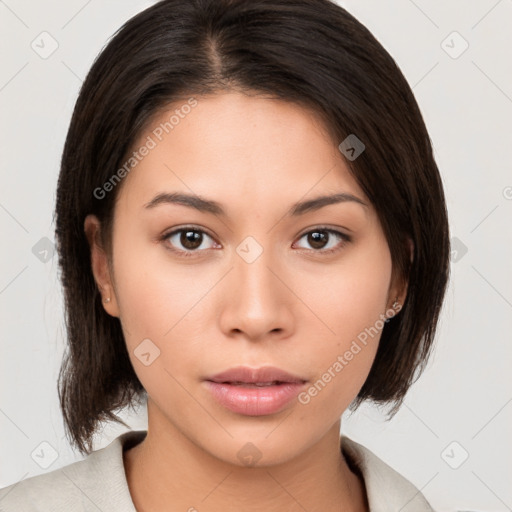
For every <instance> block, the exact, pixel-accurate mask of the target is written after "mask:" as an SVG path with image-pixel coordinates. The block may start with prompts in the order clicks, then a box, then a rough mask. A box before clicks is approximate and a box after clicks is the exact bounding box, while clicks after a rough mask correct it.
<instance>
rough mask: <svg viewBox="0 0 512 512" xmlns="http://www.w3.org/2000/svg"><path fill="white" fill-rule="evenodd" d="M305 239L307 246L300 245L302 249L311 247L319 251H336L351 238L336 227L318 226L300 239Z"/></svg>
mask: <svg viewBox="0 0 512 512" xmlns="http://www.w3.org/2000/svg"><path fill="white" fill-rule="evenodd" d="M301 240H305V241H306V244H307V246H304V245H302V246H300V245H299V248H301V249H310V250H313V251H316V252H318V253H330V252H335V251H337V250H340V249H342V248H343V246H344V245H346V244H347V243H348V242H350V241H351V238H350V237H349V236H348V235H345V234H344V233H341V232H339V231H336V230H335V229H327V228H317V229H313V230H311V231H308V232H307V233H304V234H303V235H302V236H301V237H300V239H299V241H301Z"/></svg>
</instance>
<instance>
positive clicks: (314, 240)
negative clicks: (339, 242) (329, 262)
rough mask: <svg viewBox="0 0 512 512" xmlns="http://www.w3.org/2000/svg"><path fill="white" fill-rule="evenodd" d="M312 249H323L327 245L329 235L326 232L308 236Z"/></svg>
mask: <svg viewBox="0 0 512 512" xmlns="http://www.w3.org/2000/svg"><path fill="white" fill-rule="evenodd" d="M308 237H309V243H310V245H311V247H314V248H315V249H321V248H322V247H324V245H325V244H326V243H327V233H326V232H325V231H314V232H312V233H310V234H309V235H308Z"/></svg>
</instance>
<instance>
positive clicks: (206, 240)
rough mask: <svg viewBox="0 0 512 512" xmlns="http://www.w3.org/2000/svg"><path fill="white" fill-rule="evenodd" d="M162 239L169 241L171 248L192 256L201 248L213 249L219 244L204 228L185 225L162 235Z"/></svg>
mask: <svg viewBox="0 0 512 512" xmlns="http://www.w3.org/2000/svg"><path fill="white" fill-rule="evenodd" d="M162 241H166V242H168V247H169V249H170V250H172V251H175V252H177V253H182V255H183V256H190V255H192V253H194V252H199V251H200V250H206V249H213V248H214V247H215V246H216V245H217V244H216V242H215V241H214V240H213V238H212V237H211V236H210V235H208V234H207V233H206V232H205V231H203V230H202V229H198V228H195V227H183V228H180V229H175V230H173V231H171V232H170V233H166V234H164V235H163V236H162Z"/></svg>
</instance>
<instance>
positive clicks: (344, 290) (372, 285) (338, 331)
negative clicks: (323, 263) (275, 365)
mask: <svg viewBox="0 0 512 512" xmlns="http://www.w3.org/2000/svg"><path fill="white" fill-rule="evenodd" d="M316 277H317V279H315V284H314V285H312V283H309V285H310V286H309V289H308V290H307V295H304V294H305V293H306V289H303V290H302V291H301V293H302V294H303V295H304V296H305V297H307V299H308V305H310V307H311V309H312V310H313V311H314V312H315V313H316V315H317V316H318V317H319V318H320V319H321V320H322V322H323V323H324V324H325V325H327V326H328V327H329V330H327V329H324V328H323V327H322V329H321V330H322V333H326V332H327V334H326V335H325V334H324V335H322V336H317V338H316V339H317V343H316V346H315V350H314V352H313V353H312V354H311V359H310V361H311V370H312V373H314V375H315V379H314V382H313V384H312V386H311V387H310V388H309V389H308V390H306V394H305V395H303V400H302V402H301V403H303V405H306V406H307V407H310V408H311V409H313V410H316V409H318V414H320V412H321V411H322V410H329V411H332V417H333V420H335V419H336V418H337V417H338V415H339V414H340V413H341V412H343V411H344V410H345V409H346V408H347V407H348V405H349V404H350V402H351V401H352V400H353V398H355V396H356V395H357V393H358V392H359V390H360V388H361V387H362V385H363V384H364V382H365V380H366V377H367V376H368V373H369V371H370V368H371V365H372V363H373V361H374V358H375V355H376V352H377V348H378V344H379V340H380V337H381V333H382V329H383V327H384V325H385V324H384V321H383V319H382V317H381V315H384V314H385V312H386V309H387V307H386V306H387V304H386V300H387V294H388V289H389V284H390V279H391V256H390V253H389V250H388V247H387V244H386V243H385V240H383V239H377V240H376V243H374V244H372V245H368V247H367V249H365V250H361V251H358V253H357V258H356V257H354V258H353V259H352V258H347V259H346V260H345V261H344V262H343V263H342V264H340V266H339V268H338V269H337V270H336V271H330V272H329V273H328V274H326V275H323V276H320V279H318V276H316ZM312 325H313V324H311V327H310V332H311V337H313V338H314V330H313V329H312ZM316 325H317V326H318V325H319V324H316ZM299 398H300V397H299ZM299 401H300V400H299ZM314 416H315V415H314V414H313V417H314Z"/></svg>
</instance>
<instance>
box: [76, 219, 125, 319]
mask: <svg viewBox="0 0 512 512" xmlns="http://www.w3.org/2000/svg"><path fill="white" fill-rule="evenodd" d="M84 232H85V235H86V237H87V241H88V242H89V249H90V255H91V271H92V273H93V276H94V280H95V281H96V284H97V286H98V289H99V293H100V294H101V297H102V304H103V308H104V309H105V311H106V312H107V313H108V314H109V315H111V316H115V317H119V311H118V307H117V300H116V297H115V293H114V286H113V283H112V279H111V275H110V269H109V264H108V256H107V254H106V252H105V250H104V248H103V244H102V243H101V222H100V221H99V220H98V218H97V217H96V216H95V215H92V214H91V215H87V217H86V218H85V221H84Z"/></svg>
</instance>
